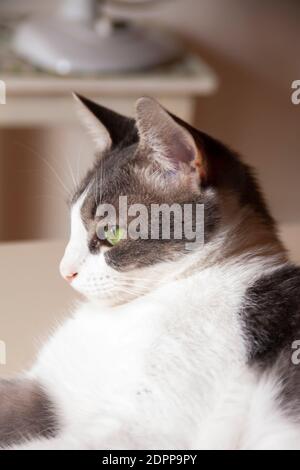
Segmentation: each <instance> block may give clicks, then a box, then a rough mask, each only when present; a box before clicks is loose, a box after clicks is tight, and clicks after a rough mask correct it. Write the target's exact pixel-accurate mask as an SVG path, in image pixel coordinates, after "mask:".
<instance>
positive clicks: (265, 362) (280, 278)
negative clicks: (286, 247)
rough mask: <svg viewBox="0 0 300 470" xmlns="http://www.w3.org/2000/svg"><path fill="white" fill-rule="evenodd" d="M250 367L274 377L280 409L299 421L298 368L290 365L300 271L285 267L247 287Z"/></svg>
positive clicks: (297, 328) (299, 312)
mask: <svg viewBox="0 0 300 470" xmlns="http://www.w3.org/2000/svg"><path fill="white" fill-rule="evenodd" d="M241 321H242V325H243V331H244V337H245V341H246V344H247V345H248V357H249V364H250V365H251V366H252V367H258V368H259V369H260V370H261V371H264V372H273V374H274V376H276V377H277V381H278V385H279V389H280V394H279V396H278V401H279V403H280V406H281V407H282V408H283V409H284V410H285V411H286V412H288V413H289V414H290V415H292V416H293V418H295V417H297V419H298V420H299V419H300V365H294V364H293V362H292V355H293V352H294V351H293V349H292V345H293V343H294V341H299V340H300V268H298V267H295V266H293V265H287V266H285V267H283V268H280V269H277V270H276V271H275V272H274V273H273V274H270V275H268V276H264V277H262V278H261V279H259V280H258V281H257V282H256V283H255V284H254V285H253V286H252V287H251V288H249V290H248V292H247V295H246V298H245V301H244V306H243V309H242V311H241Z"/></svg>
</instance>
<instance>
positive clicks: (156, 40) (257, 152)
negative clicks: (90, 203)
mask: <svg viewBox="0 0 300 470" xmlns="http://www.w3.org/2000/svg"><path fill="white" fill-rule="evenodd" d="M299 24H300V2H299V1H298V0H136V1H134V0H107V1H105V2H104V1H103V2H101V1H92V0H72V1H70V0H52V1H51V2H50V1H46V0H44V1H42V0H0V80H3V81H4V82H5V84H6V104H5V105H0V285H1V295H0V297H1V300H0V340H1V338H3V339H4V340H5V342H6V344H7V345H8V346H7V347H8V349H9V351H8V353H7V358H8V362H7V364H6V365H5V366H3V367H2V368H0V375H1V373H3V374H4V375H5V374H8V373H10V372H11V371H15V370H18V369H19V368H20V367H21V366H24V364H27V363H28V361H30V359H31V357H32V354H33V350H34V348H35V346H34V345H33V342H32V337H33V336H34V337H39V338H41V337H43V335H44V334H47V332H48V331H49V327H50V325H53V324H54V323H55V322H56V321H57V320H59V319H60V315H61V314H62V313H63V312H65V311H66V310H67V306H68V305H70V301H72V299H73V294H72V292H70V289H69V288H68V287H67V286H66V287H65V286H64V284H63V281H61V280H60V279H59V275H58V273H57V271H58V270H57V266H58V262H59V258H60V256H61V254H62V251H63V245H64V241H63V240H65V239H66V238H67V236H68V209H67V205H66V204H65V201H66V199H67V196H68V192H69V191H71V190H72V187H73V185H74V184H75V183H76V181H77V180H78V179H79V178H80V175H81V174H82V173H83V172H84V171H85V170H86V168H87V167H88V166H89V165H90V163H91V161H92V157H93V149H92V147H91V145H90V142H89V139H88V138H87V137H86V136H85V134H84V132H83V131H82V130H81V128H80V126H79V124H78V122H77V119H76V115H75V112H74V107H73V102H72V99H71V95H70V93H71V91H73V90H75V91H77V92H80V93H82V94H85V95H87V96H89V97H91V98H94V99H96V100H99V101H100V102H102V103H103V104H104V105H107V106H110V107H112V108H114V109H116V110H117V111H120V112H124V113H127V114H132V113H133V110H134V102H135V100H136V99H137V98H138V97H139V96H141V95H152V96H155V97H156V98H158V99H159V100H160V101H161V102H162V103H163V104H164V105H166V106H167V107H169V108H170V109H171V110H172V111H173V112H175V113H177V114H178V115H180V116H181V117H182V118H183V119H186V120H188V121H190V122H191V123H193V124H194V125H196V126H198V127H199V128H201V129H202V130H204V131H206V132H208V133H210V134H212V135H214V136H215V137H217V138H219V139H221V140H223V141H224V142H226V143H228V144H230V145H231V146H232V147H234V148H235V149H236V150H238V151H239V152H240V153H241V154H242V155H243V156H244V159H245V160H246V161H247V162H248V163H250V164H251V165H254V166H255V167H256V170H257V174H258V176H259V178H260V181H261V183H262V185H263V187H264V190H265V193H266V196H267V199H268V202H269V204H270V206H271V209H272V211H273V214H274V216H275V217H276V218H277V220H278V221H279V223H280V230H281V234H282V238H283V239H284V241H285V242H286V244H287V245H288V247H289V249H290V252H291V256H292V258H293V259H294V260H295V261H300V247H299V243H298V241H299V235H300V214H299V211H298V206H299V196H300V185H299V182H298V175H299V174H300V158H299V155H300V139H299V134H300V132H299V131H300V106H295V105H293V104H292V102H291V94H292V90H291V84H292V82H293V81H294V80H296V79H300V59H299V57H300V28H299ZM0 362H1V360H0Z"/></svg>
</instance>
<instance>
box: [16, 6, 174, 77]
mask: <svg viewBox="0 0 300 470" xmlns="http://www.w3.org/2000/svg"><path fill="white" fill-rule="evenodd" d="M163 1H164V0H160V1H159V0H61V4H60V5H59V7H58V10H57V12H56V13H55V14H53V16H52V17H49V16H45V15H44V16H42V15H39V16H32V17H31V18H30V19H28V20H27V21H24V22H22V23H21V24H20V25H19V26H18V27H17V30H16V33H15V37H14V48H15V50H16V52H17V53H18V54H19V55H20V56H21V57H23V58H24V59H26V60H27V61H29V62H31V63H32V64H34V65H36V66H38V67H40V68H43V69H46V70H48V71H53V72H55V73H58V74H61V75H66V74H69V73H97V72H122V71H132V70H140V69H145V68H149V67H153V66H157V65H160V64H163V63H166V62H169V61H171V60H174V59H175V58H177V57H178V56H179V55H180V50H179V47H178V45H177V43H176V41H175V40H174V39H173V38H171V37H170V35H168V34H167V33H166V32H163V31H161V30H159V29H156V28H149V27H147V28H146V27H142V26H138V25H135V24H133V23H132V22H130V21H126V22H125V21H113V20H112V19H110V18H109V17H108V16H107V15H105V14H104V13H103V12H102V11H101V7H102V6H104V4H108V5H109V4H112V5H113V4H119V5H124V6H126V5H127V6H131V7H133V10H134V8H135V7H137V6H138V5H139V6H141V5H144V6H146V5H149V7H150V6H151V4H153V5H154V4H158V3H162V2H163ZM153 5H152V6H153ZM99 6H100V15H99V14H98V12H99Z"/></svg>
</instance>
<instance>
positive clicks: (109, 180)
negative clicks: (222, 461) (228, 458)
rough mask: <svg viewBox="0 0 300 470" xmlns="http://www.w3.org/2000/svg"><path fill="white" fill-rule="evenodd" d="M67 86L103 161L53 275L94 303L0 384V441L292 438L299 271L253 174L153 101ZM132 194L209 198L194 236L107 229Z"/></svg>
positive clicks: (24, 445)
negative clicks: (104, 212) (97, 95)
mask: <svg viewBox="0 0 300 470" xmlns="http://www.w3.org/2000/svg"><path fill="white" fill-rule="evenodd" d="M75 97H76V101H77V106H78V107H79V108H80V115H81V117H82V120H83V122H84V124H85V125H86V126H87V128H88V130H89V132H90V134H91V137H92V138H93V140H94V142H95V146H96V157H95V163H94V166H93V168H92V169H91V170H90V171H89V172H88V173H87V175H86V176H85V178H84V179H83V181H82V183H81V185H80V186H79V187H78V188H77V190H76V192H75V194H74V195H73V198H72V201H71V236H70V241H69V243H68V245H67V248H66V251H65V254H64V257H63V259H62V262H61V265H60V270H61V274H62V276H63V277H64V278H65V279H66V280H67V281H68V282H69V283H70V285H71V286H72V287H73V288H74V289H75V290H76V291H78V292H79V293H80V294H82V295H83V296H84V297H86V298H87V299H88V300H86V301H82V302H81V303H80V304H79V305H78V307H77V308H76V309H75V311H74V312H73V314H72V315H71V317H70V318H69V319H67V320H66V322H65V323H64V324H63V325H62V326H61V327H60V328H58V330H57V331H56V332H55V333H54V334H53V335H52V336H51V337H50V338H49V340H48V342H46V344H45V345H44V347H43V348H42V350H41V351H40V353H39V355H38V357H37V360H36V362H35V364H34V365H33V367H32V368H31V369H30V370H28V371H25V372H24V373H23V374H22V375H21V376H19V377H17V378H16V379H12V380H6V381H5V380H2V381H1V382H0V397H1V400H0V445H1V447H2V448H4V449H28V450H29V449H42V450H43V449H45V450H46V449H79V450H80V449H135V450H137V449H147V450H151V449H216V450H231V449H233V450H240V449H251V450H259V449H300V369H299V367H300V366H299V365H298V366H297V364H296V363H295V361H293V353H294V350H293V344H294V342H295V341H298V340H299V339H300V270H299V268H298V267H296V266H294V265H293V264H292V263H291V262H290V261H289V258H288V255H287V252H286V250H285V248H284V247H283V245H282V243H281V241H280V239H279V237H278V235H277V229H276V223H275V222H274V220H273V218H272V216H271V215H270V213H269V210H268V207H267V205H266V203H265V200H264V197H263V196H262V194H261V192H260V189H259V186H258V184H257V182H256V178H255V177H254V176H253V173H252V170H251V169H250V168H249V167H248V166H247V165H246V164H244V163H243V162H242V161H241V160H240V158H239V157H238V156H237V155H236V154H235V153H234V152H233V151H232V150H230V149H229V148H227V147H226V146H225V145H223V144H222V143H220V142H219V141H217V140H215V139H214V138H212V137H209V136H208V135H206V134H205V133H203V132H200V131H198V130H196V129H195V128H193V127H192V126H190V125H189V124H187V123H185V122H183V121H182V120H181V119H179V118H178V117H176V116H174V115H172V114H171V113H169V112H168V111H167V110H165V109H164V108H163V107H162V106H161V105H160V104H159V103H158V102H157V101H155V100H154V99H152V98H147V97H145V98H141V99H139V100H138V102H137V104H136V119H132V118H127V117H124V116H121V115H120V114H117V113H115V112H114V111H111V110H109V109H106V108H104V107H103V106H100V105H99V104H97V103H95V102H92V101H91V100H89V99H87V98H85V97H82V96H79V95H76V96H75ZM125 196H126V197H127V199H128V204H129V205H131V206H132V205H134V204H142V205H143V207H146V208H147V210H148V209H149V207H150V206H151V205H152V204H160V205H161V204H165V205H167V206H168V205H170V204H173V203H176V204H178V205H179V206H180V207H184V206H185V205H187V204H190V205H192V206H196V205H197V206H198V205H199V206H202V207H203V206H204V211H205V218H204V226H203V231H204V238H203V243H200V244H198V243H197V244H195V246H194V247H193V248H192V249H190V247H189V248H188V245H187V241H188V240H187V239H186V237H185V236H182V237H181V238H180V237H178V238H176V237H175V236H174V218H173V219H172V222H171V223H170V225H171V228H172V230H171V235H170V237H169V239H167V240H166V239H163V238H162V237H161V236H160V237H158V238H156V239H151V237H150V238H146V237H145V238H143V237H140V238H138V237H137V238H136V239H132V238H130V237H127V238H126V237H124V236H123V235H122V236H121V235H120V230H121V228H120V227H121V226H122V223H123V221H121V220H119V219H118V221H117V222H118V224H117V225H115V226H112V227H110V226H109V225H108V224H106V225H105V226H103V223H104V220H105V218H103V217H102V218H101V217H99V213H98V209H99V207H102V205H105V204H109V205H111V206H112V207H114V208H117V206H118V201H119V199H120V197H125ZM118 217H119V214H118ZM194 217H195V216H194V215H193V216H192V221H191V222H192V223H193V224H194V225H195V218H194ZM99 227H100V228H102V229H103V230H102V231H101V230H99ZM148 228H149V230H150V229H151V227H148ZM100 232H101V234H102V235H103V237H102V236H100V235H99V233H100ZM122 233H123V232H122ZM53 295H55V293H53Z"/></svg>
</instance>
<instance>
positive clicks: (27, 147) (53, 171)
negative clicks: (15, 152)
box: [16, 142, 71, 196]
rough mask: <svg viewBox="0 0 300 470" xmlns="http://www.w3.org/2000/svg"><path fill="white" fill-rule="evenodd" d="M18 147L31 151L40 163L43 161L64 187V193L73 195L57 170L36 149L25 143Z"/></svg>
mask: <svg viewBox="0 0 300 470" xmlns="http://www.w3.org/2000/svg"><path fill="white" fill-rule="evenodd" d="M16 145H18V146H20V147H23V148H24V149H25V150H27V151H29V152H31V153H32V155H34V156H35V157H37V158H38V159H39V160H40V161H42V162H43V163H44V164H45V165H46V166H47V168H48V169H49V170H50V171H51V172H52V174H53V175H54V176H55V177H56V179H57V181H58V182H59V183H60V185H61V186H62V188H63V189H64V191H65V192H66V193H67V195H69V196H70V194H71V191H70V189H69V188H68V187H67V186H66V184H65V183H64V181H63V180H62V178H61V177H60V176H59V174H58V172H57V171H56V170H55V168H54V167H53V166H52V165H51V163H50V162H48V160H47V159H46V158H44V157H42V156H41V155H39V154H38V153H37V151H36V150H35V149H33V148H32V147H30V146H29V145H27V144H23V143H19V142H18V143H17V144H16Z"/></svg>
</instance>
